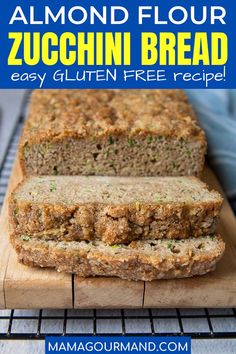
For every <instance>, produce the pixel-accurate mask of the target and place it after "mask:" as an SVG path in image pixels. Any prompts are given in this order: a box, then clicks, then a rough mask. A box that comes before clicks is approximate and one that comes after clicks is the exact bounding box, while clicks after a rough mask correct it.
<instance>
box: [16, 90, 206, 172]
mask: <svg viewBox="0 0 236 354" xmlns="http://www.w3.org/2000/svg"><path fill="white" fill-rule="evenodd" d="M205 152H206V140H205V136H204V133H203V131H202V130H201V128H200V127H199V125H198V122H197V120H196V117H195V114H194V112H193V110H192V108H191V106H190V104H189V102H188V100H187V97H186V96H185V94H184V93H183V92H182V91H180V90H40V91H34V93H33V95H32V100H31V105H30V111H29V117H28V120H27V122H26V125H25V128H24V131H23V136H22V138H21V142H20V151H19V157H20V163H21V167H22V170H23V172H24V174H26V175H81V174H82V175H110V176H112V175H120V176H158V175H159V176H182V175H196V176H199V175H200V174H201V172H202V169H203V165H204V156H205Z"/></svg>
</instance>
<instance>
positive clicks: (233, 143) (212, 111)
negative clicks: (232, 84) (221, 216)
mask: <svg viewBox="0 0 236 354" xmlns="http://www.w3.org/2000/svg"><path fill="white" fill-rule="evenodd" d="M186 93H187V95H188V97H189V99H190V101H191V103H192V105H193V107H194V109H195V111H196V112H197V115H198V118H199V121H200V124H201V126H202V127H203V129H204V130H205V132H206V136H207V140H208V162H209V164H210V165H211V166H212V168H213V169H214V171H215V173H216V174H217V176H218V178H219V180H220V182H221V185H222V186H223V188H224V191H225V193H226V195H227V197H228V199H229V201H230V203H231V205H232V207H233V209H234V211H235V212H236V90H186Z"/></svg>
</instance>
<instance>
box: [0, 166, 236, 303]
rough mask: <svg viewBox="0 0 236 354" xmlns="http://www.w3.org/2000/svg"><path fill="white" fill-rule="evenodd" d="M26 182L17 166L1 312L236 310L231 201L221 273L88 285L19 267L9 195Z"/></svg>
mask: <svg viewBox="0 0 236 354" xmlns="http://www.w3.org/2000/svg"><path fill="white" fill-rule="evenodd" d="M21 179H22V175H21V171H20V168H19V164H18V161H17V162H16V163H15V166H14V168H13V171H12V175H11V178H10V181H9V186H8V191H7V194H6V198H5V202H4V205H3V208H2V213H1V217H0V308H72V307H74V308H142V307H159V308H160V307H235V306H236V219H235V217H234V214H233V212H232V210H231V208H230V206H229V203H228V202H227V201H226V200H225V201H224V205H223V210H222V213H221V219H220V225H219V230H220V233H221V234H222V236H223V238H224V240H225V242H226V253H225V255H224V257H223V259H222V260H221V261H220V262H219V264H218V266H217V269H216V271H215V272H213V273H210V274H207V275H205V276H201V277H194V278H189V279H178V280H158V281H152V282H143V281H140V282H133V281H126V280H121V279H118V278H87V279H82V278H79V277H77V276H72V275H69V274H63V273H57V272H56V271H54V270H48V269H39V268H30V267H27V266H24V265H22V264H20V263H18V261H17V257H16V254H15V251H14V250H13V249H12V248H11V246H10V244H9V242H8V225H7V209H8V197H9V194H10V193H11V191H12V189H13V188H14V187H15V186H16V185H17V184H18V183H19V182H20V181H21ZM203 179H204V180H205V181H206V182H207V183H208V184H209V185H210V187H212V188H215V189H217V190H219V191H220V192H221V193H222V190H221V188H220V185H219V183H218V182H217V180H216V178H215V176H214V174H213V173H212V172H211V170H210V169H209V168H205V171H204V178H203Z"/></svg>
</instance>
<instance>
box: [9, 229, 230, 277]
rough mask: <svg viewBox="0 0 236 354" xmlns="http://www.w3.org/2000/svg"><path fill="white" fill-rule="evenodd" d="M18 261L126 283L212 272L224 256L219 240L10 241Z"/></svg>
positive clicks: (215, 238)
mask: <svg viewBox="0 0 236 354" xmlns="http://www.w3.org/2000/svg"><path fill="white" fill-rule="evenodd" d="M12 242H13V245H14V247H15V248H16V250H17V252H18V256H19V260H20V261H22V262H23V263H24V264H26V265H30V266H39V267H52V268H56V269H57V270H58V271H61V272H69V273H75V274H78V275H79V276H81V277H90V276H115V277H120V278H123V279H128V280H146V281H149V280H154V279H171V278H183V277H191V276H194V275H202V274H205V273H208V272H210V271H212V270H214V269H215V266H216V263H217V261H218V260H219V259H220V258H221V257H222V255H223V252H224V248H225V245H224V242H223V241H222V239H221V238H220V236H212V237H210V236H207V237H200V238H197V239H196V238H189V239H186V240H179V241H169V240H166V239H163V240H157V241H154V240H146V241H133V242H131V243H130V244H129V245H127V246H125V245H116V246H108V245H106V244H105V243H103V242H101V241H91V242H89V241H87V242H86V241H77V242H76V241H69V242H63V241H62V242H56V241H45V240H43V239H42V240H39V239H37V238H34V237H30V236H27V237H26V236H24V235H23V236H21V237H15V236H14V237H12Z"/></svg>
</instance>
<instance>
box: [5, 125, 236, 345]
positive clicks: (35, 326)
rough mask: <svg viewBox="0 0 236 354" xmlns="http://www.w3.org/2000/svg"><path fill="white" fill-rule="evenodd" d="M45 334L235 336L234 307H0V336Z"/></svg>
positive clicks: (8, 164)
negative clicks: (137, 308)
mask: <svg viewBox="0 0 236 354" xmlns="http://www.w3.org/2000/svg"><path fill="white" fill-rule="evenodd" d="M21 128H22V123H19V124H18V126H17V127H16V129H15V131H14V133H13V136H12V139H11V142H10V145H9V148H8V153H7V155H6V157H5V161H4V164H3V168H2V170H1V172H0V208H1V205H2V203H3V199H4V195H5V192H6V188H7V184H8V179H9V176H10V173H11V168H12V164H13V161H14V159H15V156H16V149H17V144H18V140H19V135H20V132H21ZM46 335H62V336H66V335H106V336H109V335H157V336H161V335H188V336H191V337H192V338H236V309H143V310H141V309H140V310H122V309H121V310H17V309H16V310H0V340H1V339H43V338H44V337H45V336H46Z"/></svg>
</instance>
